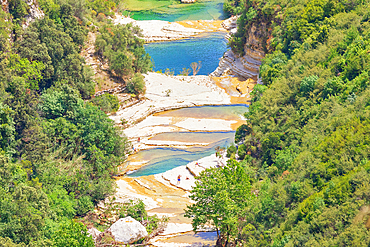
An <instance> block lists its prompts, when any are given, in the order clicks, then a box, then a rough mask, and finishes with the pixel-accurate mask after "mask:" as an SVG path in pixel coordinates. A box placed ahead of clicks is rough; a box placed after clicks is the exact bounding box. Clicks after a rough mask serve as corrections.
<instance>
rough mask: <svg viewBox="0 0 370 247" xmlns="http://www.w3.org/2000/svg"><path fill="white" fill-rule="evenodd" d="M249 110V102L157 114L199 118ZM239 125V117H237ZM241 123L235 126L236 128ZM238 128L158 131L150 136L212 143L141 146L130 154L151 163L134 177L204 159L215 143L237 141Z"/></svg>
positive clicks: (226, 117) (228, 117)
mask: <svg viewBox="0 0 370 247" xmlns="http://www.w3.org/2000/svg"><path fill="white" fill-rule="evenodd" d="M247 110H248V107H247V105H226V106H225V105H224V106H199V107H189V108H183V109H179V110H173V111H167V112H163V113H159V114H156V115H155V116H158V117H175V118H176V117H181V118H196V119H224V120H236V121H238V120H241V119H243V118H244V117H243V114H244V113H245V112H246V111H247ZM237 123H239V124H238V125H240V121H238V122H237ZM238 125H235V126H233V127H234V128H235V129H236V127H238ZM234 136H235V131H212V132H204V131H196V132H167V133H161V134H158V135H155V136H154V137H152V138H151V139H150V140H158V141H162V140H167V141H179V142H188V143H209V144H208V145H206V146H201V145H198V146H197V145H195V146H192V147H189V148H175V147H160V148H152V149H147V150H142V151H140V152H138V153H136V154H135V155H132V156H131V157H130V160H133V161H148V163H147V164H146V165H145V166H143V167H142V168H140V169H139V170H137V171H136V172H133V173H131V174H130V175H129V176H131V177H139V176H148V175H153V174H158V173H162V172H165V171H167V170H171V169H173V168H175V167H178V166H183V165H186V164H187V163H189V162H191V161H195V160H198V159H201V158H203V157H206V156H209V155H211V154H213V153H215V148H216V147H227V146H229V145H230V144H232V142H233V141H234Z"/></svg>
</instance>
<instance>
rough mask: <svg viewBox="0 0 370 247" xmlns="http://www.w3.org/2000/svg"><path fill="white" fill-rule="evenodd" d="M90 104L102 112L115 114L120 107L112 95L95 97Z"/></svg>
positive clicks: (115, 97)
mask: <svg viewBox="0 0 370 247" xmlns="http://www.w3.org/2000/svg"><path fill="white" fill-rule="evenodd" d="M91 102H92V103H93V104H94V105H96V106H97V107H99V108H100V110H102V111H103V112H106V113H108V112H116V111H117V110H118V108H119V106H120V104H119V100H118V98H117V96H115V95H112V94H103V95H101V96H98V97H95V98H93V99H92V100H91Z"/></svg>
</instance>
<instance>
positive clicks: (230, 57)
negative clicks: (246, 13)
mask: <svg viewBox="0 0 370 247" xmlns="http://www.w3.org/2000/svg"><path fill="white" fill-rule="evenodd" d="M237 18H238V17H231V18H229V19H227V20H225V21H224V22H223V27H224V28H225V29H226V30H228V31H229V34H228V35H226V38H227V39H229V38H230V37H231V34H233V33H235V32H236V31H237V24H236V21H237ZM261 30H266V27H265V25H264V24H259V26H258V27H257V26H256V25H255V24H253V25H252V26H251V28H249V30H248V32H247V34H248V35H247V39H246V44H245V45H244V52H245V55H244V56H242V57H240V56H238V55H236V54H234V52H233V51H231V50H228V51H226V52H225V54H224V55H223V57H222V58H221V60H220V63H219V65H218V67H217V69H216V70H215V71H214V72H212V73H211V76H217V77H218V76H221V75H224V74H228V75H235V76H240V77H244V78H245V79H249V78H251V79H253V80H254V81H257V82H258V83H262V81H260V79H259V77H258V75H259V67H260V66H261V60H262V58H263V57H264V56H265V52H264V49H263V46H262V44H263V42H264V41H263V40H262V38H260V37H263V33H262V31H261Z"/></svg>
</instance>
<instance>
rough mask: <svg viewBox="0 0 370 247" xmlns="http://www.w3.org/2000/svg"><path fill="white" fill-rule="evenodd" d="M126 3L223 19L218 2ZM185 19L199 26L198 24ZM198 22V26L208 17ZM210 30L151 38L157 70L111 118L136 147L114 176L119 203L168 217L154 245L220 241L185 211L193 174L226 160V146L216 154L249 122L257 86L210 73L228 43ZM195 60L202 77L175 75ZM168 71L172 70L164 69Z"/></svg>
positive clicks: (145, 13)
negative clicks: (199, 229) (197, 227)
mask: <svg viewBox="0 0 370 247" xmlns="http://www.w3.org/2000/svg"><path fill="white" fill-rule="evenodd" d="M127 6H129V7H128V9H130V10H131V17H132V18H134V19H135V20H152V19H155V20H165V21H181V20H199V19H202V20H204V19H206V20H207V19H208V20H211V19H213V20H217V19H222V18H224V15H223V13H222V1H221V0H216V1H198V2H197V3H195V4H179V2H177V1H173V0H164V1H153V0H144V1H138V0H130V1H128V2H127ZM180 24H181V25H184V26H186V25H195V22H192V23H191V22H190V21H184V22H182V23H180ZM206 24H207V25H209V26H208V27H207V28H209V27H210V26H216V24H215V25H213V24H212V23H211V22H206ZM196 25H198V26H197V28H199V26H204V22H203V23H202V22H196ZM218 25H219V26H220V23H218ZM191 27H193V26H191ZM209 30H211V29H209ZM209 30H205V29H203V31H204V32H203V33H201V34H197V35H196V36H195V37H192V38H187V39H182V40H177V41H166V42H157V43H150V44H146V45H145V49H146V51H147V52H148V53H149V54H150V55H151V56H152V59H153V61H154V65H155V67H154V71H157V72H159V73H153V72H150V73H148V74H146V75H144V76H145V84H146V94H145V95H144V97H142V98H141V100H140V101H139V102H138V103H136V104H135V105H132V106H130V107H128V108H124V109H120V110H119V111H118V112H117V113H116V114H113V115H112V116H111V119H112V120H114V121H115V123H116V124H117V125H120V124H121V123H123V122H124V123H126V125H125V129H124V130H123V133H124V134H125V135H126V136H127V138H128V140H129V141H130V142H131V148H130V149H131V153H132V154H131V155H130V156H129V157H128V160H127V162H126V163H125V164H124V165H123V167H122V173H126V175H125V176H123V177H121V178H119V179H117V193H116V194H115V198H116V199H117V201H127V200H129V199H135V198H136V199H140V200H142V201H143V202H144V204H145V205H146V209H147V210H148V214H149V215H154V214H157V215H158V216H159V217H162V216H166V217H169V222H168V226H167V228H166V229H165V231H164V232H163V233H160V234H159V235H158V236H157V237H155V238H154V239H152V240H151V241H150V243H149V244H151V245H153V246H213V245H214V244H215V241H216V234H215V233H214V229H213V228H212V227H209V228H207V229H204V231H205V232H203V233H198V234H196V235H194V232H192V225H191V219H189V218H185V217H184V209H185V208H186V207H187V205H189V204H191V203H194V202H193V201H192V200H190V198H189V193H190V191H191V189H192V187H193V186H194V184H195V181H196V176H198V175H199V173H200V172H202V171H204V170H205V169H207V168H212V167H220V166H223V165H225V164H226V162H227V157H226V155H225V153H226V152H224V151H223V152H222V151H221V153H222V156H221V157H220V156H219V155H215V153H216V151H219V150H222V149H225V148H226V147H227V146H229V145H231V144H232V143H233V142H234V135H235V130H236V129H237V127H238V126H240V125H241V124H243V123H244V122H245V118H244V113H245V112H246V111H248V105H247V103H248V99H249V92H250V90H251V89H252V88H253V85H252V84H251V86H250V85H249V84H248V85H245V83H244V81H240V80H239V78H234V77H230V76H224V77H222V78H212V77H209V76H207V75H208V74H210V73H211V72H213V71H214V70H215V69H216V68H217V66H218V63H219V59H220V58H221V57H222V55H223V53H224V52H225V51H226V49H227V44H226V43H227V41H226V39H225V38H224V35H225V34H226V33H224V32H213V33H210V32H209ZM215 30H219V29H214V31H215ZM148 40H149V41H150V40H151V39H148ZM198 61H201V64H202V67H201V69H200V70H199V71H198V73H197V74H198V75H197V76H173V74H175V75H178V74H180V73H181V72H183V69H184V68H186V69H190V64H191V63H192V62H198ZM166 69H169V71H168V72H170V73H166V74H163V72H165V71H166ZM172 72H173V73H172ZM190 74H192V71H191V70H190ZM243 83H244V84H243ZM232 102H237V104H232ZM179 175H180V176H181V182H180V183H179V182H178V181H177V178H178V176H179ZM207 231H208V232H207Z"/></svg>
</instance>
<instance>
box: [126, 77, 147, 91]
mask: <svg viewBox="0 0 370 247" xmlns="http://www.w3.org/2000/svg"><path fill="white" fill-rule="evenodd" d="M126 87H127V91H128V92H129V93H133V94H136V95H138V94H141V93H143V94H145V82H144V77H143V76H142V75H141V74H139V73H136V74H135V75H134V77H133V78H132V79H131V80H130V81H129V82H128V83H127V86H126Z"/></svg>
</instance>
